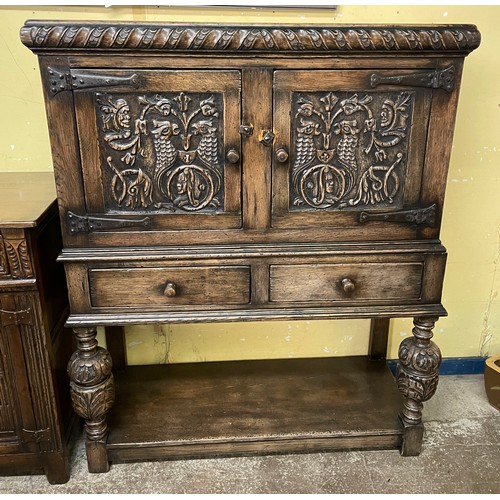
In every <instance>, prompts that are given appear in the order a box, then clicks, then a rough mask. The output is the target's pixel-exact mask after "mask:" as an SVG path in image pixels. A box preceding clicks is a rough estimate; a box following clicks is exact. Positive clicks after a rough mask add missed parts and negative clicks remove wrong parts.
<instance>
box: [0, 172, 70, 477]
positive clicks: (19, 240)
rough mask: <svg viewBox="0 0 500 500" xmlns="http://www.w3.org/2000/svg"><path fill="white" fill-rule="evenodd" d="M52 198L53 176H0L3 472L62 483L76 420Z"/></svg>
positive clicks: (58, 235) (0, 469)
mask: <svg viewBox="0 0 500 500" xmlns="http://www.w3.org/2000/svg"><path fill="white" fill-rule="evenodd" d="M55 200H56V193H55V188H54V180H53V176H52V174H51V173H24V172H23V173H1V174H0V474H25V473H41V472H44V473H45V474H46V475H47V479H48V480H49V481H50V482H51V483H64V482H66V481H67V480H68V479H69V460H68V458H69V457H68V441H69V438H70V434H71V432H70V431H71V429H72V425H74V423H75V422H76V418H75V417H76V415H75V414H74V413H73V411H72V408H71V401H70V398H69V394H68V389H67V386H68V383H69V380H68V376H67V374H66V364H67V362H68V360H69V358H70V355H71V353H72V347H73V343H72V341H71V335H68V333H67V332H65V331H64V322H65V321H66V318H67V317H68V313H69V310H68V298H67V290H66V283H65V279H64V270H63V267H62V265H61V264H57V263H56V258H57V255H58V253H59V252H60V251H61V248H62V242H61V231H60V228H59V217H58V213H57V204H56V201H55Z"/></svg>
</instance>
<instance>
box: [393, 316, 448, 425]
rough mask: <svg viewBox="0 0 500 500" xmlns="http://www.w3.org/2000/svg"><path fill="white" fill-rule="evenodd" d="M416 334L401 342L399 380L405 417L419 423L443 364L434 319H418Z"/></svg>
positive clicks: (435, 386) (408, 420) (434, 390)
mask: <svg viewBox="0 0 500 500" xmlns="http://www.w3.org/2000/svg"><path fill="white" fill-rule="evenodd" d="M414 324H415V327H414V328H413V330H412V332H413V337H409V338H406V339H404V340H403V342H401V345H400V347H399V352H398V357H399V363H398V365H397V371H396V380H397V383H398V388H399V390H400V392H401V393H402V394H403V396H404V397H405V398H406V401H405V407H404V410H403V415H402V416H403V419H404V420H405V421H406V422H407V423H409V424H418V423H419V422H420V420H421V418H422V403H423V402H424V401H427V400H428V399H430V398H431V397H432V396H433V395H434V393H435V392H436V389H437V385H438V380H439V376H438V369H439V365H440V364H441V352H440V350H439V347H438V346H437V345H436V344H435V343H434V342H432V340H431V338H432V328H433V327H434V324H435V319H434V318H415V320H414Z"/></svg>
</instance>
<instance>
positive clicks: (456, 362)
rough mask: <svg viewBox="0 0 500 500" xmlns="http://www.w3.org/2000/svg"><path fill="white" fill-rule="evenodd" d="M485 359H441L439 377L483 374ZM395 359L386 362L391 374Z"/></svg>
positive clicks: (394, 367)
mask: <svg viewBox="0 0 500 500" xmlns="http://www.w3.org/2000/svg"><path fill="white" fill-rule="evenodd" d="M485 361H486V358H482V357H481V356H470V357H467V358H443V361H442V362H441V366H440V367H439V375H477V374H480V373H484V363H485ZM396 363H397V359H389V360H387V365H388V366H389V369H390V370H391V372H392V373H393V374H395V373H396Z"/></svg>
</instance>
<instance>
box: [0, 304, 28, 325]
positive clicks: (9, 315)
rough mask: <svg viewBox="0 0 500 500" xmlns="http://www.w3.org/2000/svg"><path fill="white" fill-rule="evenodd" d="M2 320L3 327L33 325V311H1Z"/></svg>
mask: <svg viewBox="0 0 500 500" xmlns="http://www.w3.org/2000/svg"><path fill="white" fill-rule="evenodd" d="M0 318H1V320H2V321H1V322H2V325H3V326H10V325H16V326H17V325H32V324H33V318H32V317H31V309H29V308H28V309H23V310H22V311H4V310H3V309H0Z"/></svg>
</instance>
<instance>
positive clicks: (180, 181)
mask: <svg viewBox="0 0 500 500" xmlns="http://www.w3.org/2000/svg"><path fill="white" fill-rule="evenodd" d="M175 187H176V188H177V193H178V194H186V192H187V189H188V175H187V171H186V170H185V171H184V172H181V173H180V174H179V176H178V177H177V182H176V183H175Z"/></svg>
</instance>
